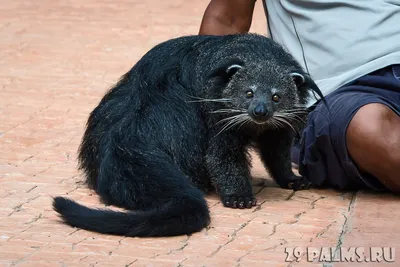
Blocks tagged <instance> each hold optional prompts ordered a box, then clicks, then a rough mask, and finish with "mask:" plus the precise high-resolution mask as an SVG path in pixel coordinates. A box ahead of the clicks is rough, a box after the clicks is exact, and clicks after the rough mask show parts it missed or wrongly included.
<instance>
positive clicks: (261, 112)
mask: <svg viewBox="0 0 400 267" xmlns="http://www.w3.org/2000/svg"><path fill="white" fill-rule="evenodd" d="M253 113H254V115H256V116H257V117H265V116H266V115H267V109H266V108H265V106H264V105H262V104H259V105H257V106H256V107H255V108H254V109H253Z"/></svg>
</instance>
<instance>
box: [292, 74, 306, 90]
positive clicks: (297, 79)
mask: <svg viewBox="0 0 400 267" xmlns="http://www.w3.org/2000/svg"><path fill="white" fill-rule="evenodd" d="M290 76H292V79H293V81H294V83H295V84H296V86H297V87H300V86H302V85H303V84H304V83H305V82H306V78H305V77H304V75H302V74H300V73H298V72H292V73H291V74H290Z"/></svg>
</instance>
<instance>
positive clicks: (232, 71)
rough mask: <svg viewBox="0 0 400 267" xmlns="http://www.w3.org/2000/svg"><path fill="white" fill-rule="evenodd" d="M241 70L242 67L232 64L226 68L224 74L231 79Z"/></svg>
mask: <svg viewBox="0 0 400 267" xmlns="http://www.w3.org/2000/svg"><path fill="white" fill-rule="evenodd" d="M241 68H242V66H241V65H239V64H232V65H230V66H228V68H226V73H227V74H228V76H229V77H232V76H233V75H234V74H235V73H236V72H237V71H238V70H240V69H241Z"/></svg>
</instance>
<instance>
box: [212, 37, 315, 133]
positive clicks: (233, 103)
mask: <svg viewBox="0 0 400 267" xmlns="http://www.w3.org/2000/svg"><path fill="white" fill-rule="evenodd" d="M271 42H272V41H269V43H268V46H266V47H264V48H263V46H262V45H261V46H259V47H256V48H252V49H251V50H250V49H247V50H246V49H242V51H241V52H240V53H237V52H236V53H235V54H233V55H226V56H225V57H224V59H223V60H221V61H222V64H221V65H219V66H218V68H217V69H215V70H213V77H214V81H213V82H214V84H215V85H216V87H217V88H219V89H220V98H221V99H224V102H223V103H222V104H220V107H221V108H220V111H218V109H217V110H215V111H214V112H215V113H223V114H224V115H226V116H225V117H226V121H229V118H231V120H235V121H236V122H237V124H241V123H243V124H249V123H250V124H253V125H254V126H257V125H261V124H264V125H268V126H273V127H281V126H287V127H291V126H292V124H293V123H300V124H301V123H302V118H305V115H306V113H307V106H306V105H307V104H308V103H307V102H308V97H309V96H310V92H312V91H314V92H316V93H317V94H318V95H320V97H322V95H321V93H320V91H319V89H318V87H317V85H316V84H315V83H314V81H313V80H312V79H311V77H310V76H309V75H308V74H307V73H306V72H304V71H303V69H302V68H301V67H300V65H299V64H298V63H297V62H296V61H295V60H294V59H293V58H292V57H291V55H289V54H288V53H286V52H285V51H284V50H283V49H282V48H281V47H280V46H278V45H276V44H274V43H272V45H271ZM257 49H258V50H257ZM260 49H265V50H266V51H263V50H261V51H260ZM268 49H270V50H268ZM254 51H256V52H254ZM257 51H258V52H259V53H257ZM232 123H233V124H234V122H232ZM292 128H293V127H292Z"/></svg>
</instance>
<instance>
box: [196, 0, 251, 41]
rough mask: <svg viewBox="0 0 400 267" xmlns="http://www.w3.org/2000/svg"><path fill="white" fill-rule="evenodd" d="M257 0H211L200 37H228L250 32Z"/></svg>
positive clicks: (205, 13) (204, 16) (201, 26)
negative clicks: (228, 35)
mask: <svg viewBox="0 0 400 267" xmlns="http://www.w3.org/2000/svg"><path fill="white" fill-rule="evenodd" d="M255 2H256V0H211V1H210V3H209V4H208V6H207V8H206V10H205V12H204V15H203V19H202V22H201V25H200V30H199V35H227V34H237V33H246V32H248V31H249V30H250V27H251V22H252V19H253V12H254V6H255Z"/></svg>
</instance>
